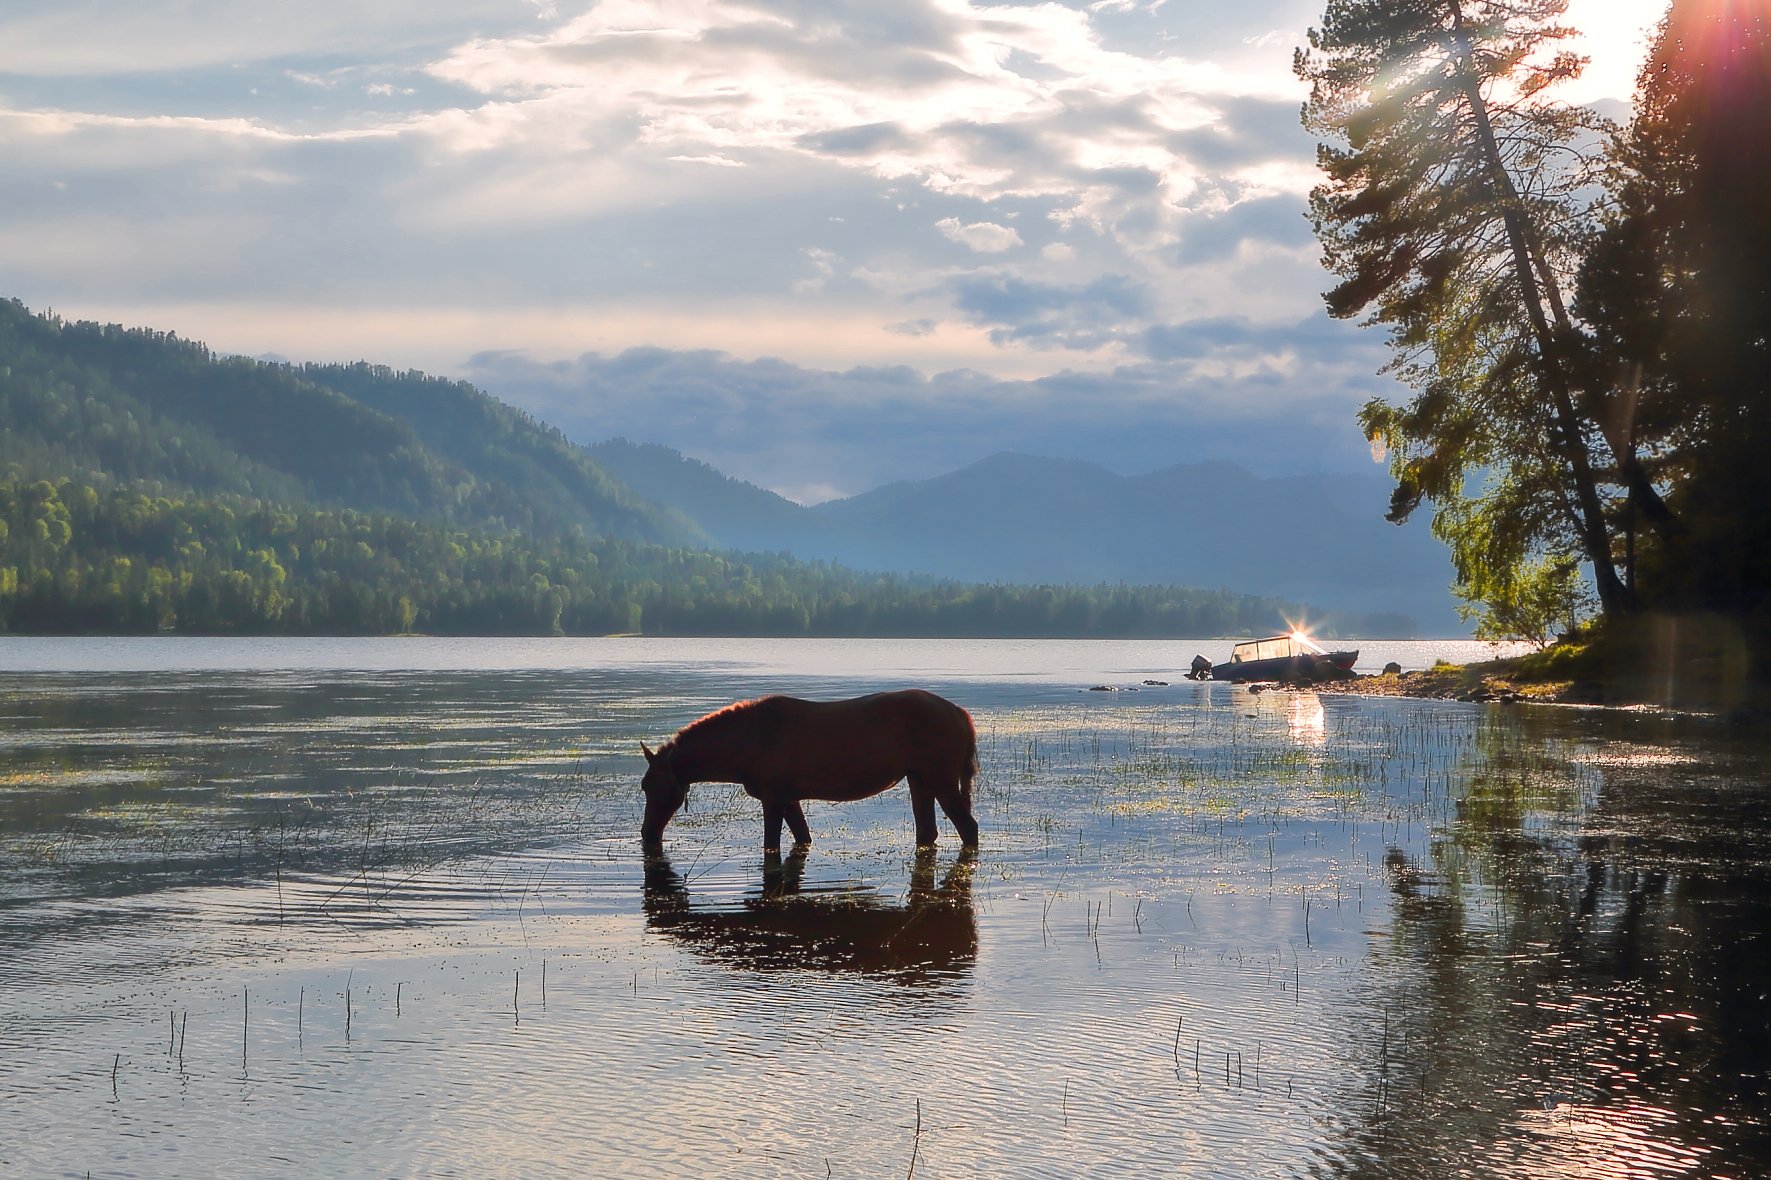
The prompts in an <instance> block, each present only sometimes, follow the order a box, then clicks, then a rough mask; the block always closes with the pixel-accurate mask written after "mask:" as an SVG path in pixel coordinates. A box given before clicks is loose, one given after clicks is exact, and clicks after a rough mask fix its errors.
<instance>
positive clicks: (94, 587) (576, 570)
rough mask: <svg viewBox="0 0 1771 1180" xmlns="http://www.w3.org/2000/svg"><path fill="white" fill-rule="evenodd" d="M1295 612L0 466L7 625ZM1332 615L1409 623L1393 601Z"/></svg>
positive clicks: (749, 622) (1191, 631)
mask: <svg viewBox="0 0 1771 1180" xmlns="http://www.w3.org/2000/svg"><path fill="white" fill-rule="evenodd" d="M1297 617H1299V608H1298V607H1297V606H1295V605H1294V604H1290V603H1285V602H1280V601H1277V600H1274V599H1267V598H1257V597H1252V596H1248V595H1241V594H1234V593H1231V592H1229V591H1225V590H1196V589H1189V588H1182V587H1158V586H1124V585H1103V586H1094V587H1074V586H1008V585H975V584H966V583H960V582H953V581H945V580H934V579H917V578H906V577H895V576H880V575H871V574H864V573H859V572H856V571H852V570H847V569H844V568H842V567H840V566H834V565H828V564H823V563H806V562H800V561H796V560H794V559H793V558H791V557H789V556H787V555H785V554H776V555H768V554H763V555H742V556H740V555H735V554H720V553H711V552H706V551H700V550H683V549H673V548H668V547H665V546H660V545H654V544H650V543H647V542H640V541H629V540H621V539H594V540H592V539H585V538H581V537H554V538H545V537H542V538H537V537H525V536H522V535H519V534H515V533H508V532H495V531H490V530H474V529H459V528H454V527H450V526H448V525H444V524H434V523H425V522H420V521H415V520H412V519H409V518H404V517H399V516H394V515H391V514H378V513H368V512H358V511H354V510H350V509H341V510H331V509H315V508H292V507H288V506H282V505H277V504H273V503H268V502H265V501H261V500H256V499H251V498H244V497H223V496H208V497H203V496H194V495H183V496H174V495H167V494H161V493H157V492H155V491H153V490H151V489H150V490H143V489H141V488H134V487H129V486H112V487H106V488H100V487H95V486H93V485H92V484H90V483H85V482H81V481H77V480H73V479H67V478H64V479H61V480H59V481H55V482H52V481H50V480H46V479H38V480H29V479H26V478H23V477H22V476H20V475H18V474H17V473H13V474H11V475H9V476H7V477H5V478H0V629H4V630H6V631H9V632H13V633H26V634H76V633H78V634H153V633H183V634H221V635H225V634H245V635H306V634H328V635H371V634H391V633H402V632H413V631H417V632H425V633H430V634H450V635H463V634H474V635H557V634H573V635H601V634H610V633H622V632H628V633H643V634H647V635H773V636H799V635H805V636H992V635H995V636H1034V637H1036V636H1078V637H1081V636H1126V637H1159V636H1205V635H1243V634H1248V633H1251V632H1261V631H1266V630H1269V629H1273V628H1276V627H1278V626H1280V625H1282V624H1283V622H1284V620H1285V619H1287V618H1297ZM1326 622H1327V624H1328V625H1327V626H1325V627H1324V628H1323V631H1324V633H1325V634H1327V633H1332V632H1333V631H1334V630H1335V621H1334V620H1327V621H1326ZM1339 627H1340V629H1341V630H1342V631H1343V633H1344V632H1346V631H1350V630H1351V631H1364V632H1365V633H1376V634H1393V635H1394V634H1401V635H1407V634H1410V633H1411V632H1410V630H1409V623H1408V621H1407V620H1405V619H1399V618H1391V617H1387V616H1385V617H1369V618H1365V617H1361V618H1349V619H1343V620H1340V622H1339Z"/></svg>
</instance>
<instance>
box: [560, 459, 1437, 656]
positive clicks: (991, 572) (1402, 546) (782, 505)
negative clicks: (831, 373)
mask: <svg viewBox="0 0 1771 1180" xmlns="http://www.w3.org/2000/svg"><path fill="white" fill-rule="evenodd" d="M591 453H592V455H594V456H596V458H597V459H598V461H599V462H601V463H602V464H603V465H604V466H606V467H607V468H608V469H609V470H611V471H612V472H614V473H615V474H616V475H618V476H619V477H620V478H621V479H622V480H624V481H625V482H627V483H628V484H629V485H630V486H633V487H635V488H636V489H638V490H640V491H641V492H642V494H644V495H646V496H647V497H648V498H650V499H653V500H655V501H657V502H659V503H663V504H668V505H670V506H672V507H676V508H678V509H680V510H681V511H682V512H683V513H684V514H685V515H687V516H689V517H690V518H692V519H693V520H695V521H696V523H697V524H699V525H700V526H701V528H702V529H703V530H704V531H705V532H706V533H707V534H708V536H709V537H710V538H711V539H712V540H713V541H714V542H715V543H717V544H721V545H730V546H733V547H737V548H746V549H756V550H770V551H774V550H784V551H787V552H790V553H792V554H794V555H795V556H797V557H800V558H802V559H823V560H830V561H839V562H842V563H844V564H846V565H850V566H853V567H855V568H859V569H891V570H901V571H914V572H917V573H924V574H933V575H937V576H941V577H951V578H959V579H963V580H968V581H999V582H1034V583H1072V584H1084V585H1091V584H1096V583H1100V582H1121V581H1123V582H1127V583H1132V584H1172V585H1189V586H1199V587H1204V588H1214V587H1234V588H1235V589H1237V590H1238V591H1242V592H1246V593H1256V594H1265V595H1271V596H1274V597H1278V598H1286V599H1290V600H1293V601H1308V602H1312V603H1315V604H1317V605H1318V606H1321V607H1326V608H1330V609H1334V610H1338V611H1344V612H1351V613H1357V614H1370V613H1384V612H1387V613H1395V614H1406V615H1410V616H1413V618H1414V619H1415V621H1416V623H1417V625H1418V626H1419V627H1420V628H1421V630H1422V632H1423V633H1426V634H1446V635H1451V634H1461V633H1463V631H1464V627H1463V626H1462V624H1461V622H1460V621H1459V620H1458V618H1457V614H1456V610H1455V607H1454V605H1453V600H1452V596H1451V594H1450V592H1449V590H1448V583H1449V581H1450V564H1449V556H1448V554H1447V552H1446V550H1445V548H1444V546H1443V545H1442V544H1441V543H1440V542H1439V541H1437V540H1436V539H1434V538H1433V537H1432V535H1431V534H1430V533H1428V532H1427V530H1426V529H1424V528H1421V527H1418V526H1416V527H1413V528H1398V527H1397V526H1395V525H1392V524H1389V523H1388V522H1386V521H1385V520H1384V519H1383V513H1384V510H1385V508H1386V507H1387V506H1388V503H1389V491H1390V484H1389V481H1388V480H1387V479H1385V478H1383V477H1381V476H1377V475H1371V476H1362V475H1334V474H1331V475H1297V476H1286V477H1279V478H1262V477H1258V476H1255V475H1253V474H1251V473H1250V472H1248V471H1246V470H1244V469H1243V468H1241V467H1238V466H1236V465H1235V464H1234V463H1231V462H1228V461H1225V460H1221V459H1219V460H1206V461H1203V462H1199V463H1184V464H1177V465H1175V466H1173V467H1167V468H1164V469H1162V470H1160V471H1153V472H1150V473H1147V474H1144V475H1136V476H1122V475H1118V474H1115V473H1114V472H1111V471H1109V470H1107V469H1106V468H1104V467H1101V466H1099V465H1097V464H1093V463H1088V462H1084V461H1081V460H1073V459H1052V458H1043V457H1039V456H1033V455H1023V454H1017V453H1013V452H1004V453H1001V454H997V455H992V456H990V457H988V458H985V459H981V460H979V461H978V462H976V463H973V464H971V465H969V466H967V467H964V468H961V469H960V470H958V471H954V472H949V473H948V474H946V475H941V476H936V477H934V478H932V479H924V480H909V481H903V482H899V483H893V484H887V485H885V486H884V487H880V488H875V489H874V490H872V491H869V492H864V493H862V494H860V495H857V496H852V497H850V498H848V499H844V500H834V501H830V502H827V503H824V504H819V505H815V506H813V507H809V508H808V507H802V506H800V505H796V504H793V503H792V502H791V501H788V500H785V499H783V498H781V497H780V496H777V495H775V494H774V493H772V492H768V491H766V490H765V489H762V488H757V487H755V486H754V485H751V484H745V483H742V482H741V481H738V480H733V479H730V478H729V477H726V476H723V475H720V474H719V473H718V472H716V471H714V470H713V469H712V468H710V467H708V466H707V465H706V464H703V463H700V462H698V461H696V460H693V459H688V458H685V457H683V456H681V455H679V454H677V453H676V452H674V451H671V450H669V448H666V447H658V446H636V445H634V444H632V443H626V442H623V441H619V440H618V441H616V442H613V443H602V444H597V445H596V446H593V447H592V448H591Z"/></svg>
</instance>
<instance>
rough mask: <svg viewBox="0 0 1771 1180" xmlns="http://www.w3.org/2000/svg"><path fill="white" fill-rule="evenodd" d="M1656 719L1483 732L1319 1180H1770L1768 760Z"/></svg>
mask: <svg viewBox="0 0 1771 1180" xmlns="http://www.w3.org/2000/svg"><path fill="white" fill-rule="evenodd" d="M1657 724H1659V723H1657V722H1653V721H1650V720H1649V719H1644V718H1639V717H1638V718H1630V717H1604V718H1599V717H1591V716H1589V717H1584V718H1579V719H1575V720H1572V721H1571V720H1570V719H1568V718H1566V717H1544V716H1541V715H1540V716H1530V717H1524V718H1519V719H1514V718H1512V717H1510V716H1506V715H1497V716H1495V717H1493V718H1491V719H1490V721H1489V722H1488V723H1486V724H1485V725H1484V727H1483V730H1482V733H1481V735H1480V738H1479V741H1478V743H1477V747H1476V749H1475V751H1474V753H1473V758H1474V760H1475V761H1474V764H1473V766H1472V768H1471V769H1472V775H1471V778H1470V779H1469V781H1468V785H1467V789H1466V790H1465V791H1464V793H1463V796H1462V798H1461V799H1459V800H1458V801H1457V808H1456V813H1455V815H1454V817H1453V818H1452V819H1451V820H1450V822H1449V824H1448V825H1447V827H1446V828H1445V829H1444V830H1442V831H1439V832H1436V833H1434V836H1435V839H1434V841H1433V844H1432V849H1431V852H1430V853H1429V854H1428V855H1427V857H1426V858H1425V859H1424V861H1423V860H1422V859H1417V858H1415V857H1411V856H1409V855H1407V854H1405V853H1403V852H1402V851H1401V850H1399V849H1392V850H1391V851H1390V852H1389V854H1388V856H1387V857H1386V867H1387V869H1388V872H1389V878H1390V882H1391V890H1392V894H1393V909H1394V923H1393V930H1392V931H1391V933H1392V934H1393V935H1394V938H1393V940H1392V941H1391V943H1390V945H1389V949H1388V950H1387V951H1382V952H1380V955H1381V956H1382V957H1383V958H1384V959H1385V960H1387V961H1382V962H1380V964H1379V975H1380V978H1381V979H1382V980H1384V981H1385V986H1384V994H1383V995H1382V996H1381V997H1380V998H1379V999H1378V1002H1377V1004H1376V1005H1375V1008H1374V1011H1373V1012H1372V1013H1371V1016H1370V1020H1371V1021H1372V1024H1373V1026H1374V1027H1372V1029H1371V1034H1372V1036H1371V1044H1370V1050H1369V1052H1370V1057H1369V1059H1368V1061H1367V1062H1366V1063H1365V1064H1364V1066H1363V1068H1362V1074H1363V1077H1362V1083H1361V1093H1360V1096H1359V1097H1358V1098H1357V1099H1355V1100H1354V1101H1353V1102H1352V1103H1350V1104H1349V1109H1348V1116H1347V1117H1348V1121H1349V1125H1348V1126H1347V1127H1346V1128H1344V1134H1345V1142H1344V1143H1343V1144H1341V1146H1340V1148H1339V1150H1338V1151H1337V1152H1336V1153H1335V1158H1334V1159H1333V1160H1332V1161H1331V1162H1327V1163H1324V1164H1319V1165H1318V1166H1317V1167H1316V1169H1315V1170H1316V1171H1317V1173H1318V1174H1326V1175H1334V1176H1383V1177H1394V1176H1422V1177H1426V1176H1449V1175H1492V1176H1538V1175H1543V1176H1619V1177H1623V1176H1658V1175H1668V1176H1673V1175H1702V1176H1712V1175H1726V1176H1735V1175H1738V1176H1758V1175H1768V1174H1771V994H1768V993H1771V808H1768V807H1767V804H1768V803H1771V788H1768V786H1767V780H1766V775H1765V768H1766V767H1767V766H1768V765H1771V750H1768V749H1766V748H1765V747H1763V746H1750V747H1749V746H1743V745H1734V744H1726V743H1724V742H1722V741H1720V740H1719V737H1718V736H1717V735H1714V734H1707V735H1702V736H1700V737H1699V738H1698V739H1696V740H1693V739H1692V738H1691V737H1690V736H1689V735H1683V736H1682V735H1679V734H1676V733H1671V732H1664V733H1662V734H1660V735H1658V738H1659V740H1656V741H1652V742H1645V741H1644V732H1645V730H1647V729H1648V728H1649V727H1650V726H1653V725H1657ZM1571 725H1577V726H1580V727H1581V728H1582V729H1583V730H1584V731H1585V732H1583V733H1580V734H1571V733H1570V731H1569V728H1568V727H1569V726H1571ZM1569 736H1576V737H1578V738H1579V740H1577V741H1574V742H1569V741H1567V740H1566V738H1568V737H1569ZM1589 792H1590V794H1589Z"/></svg>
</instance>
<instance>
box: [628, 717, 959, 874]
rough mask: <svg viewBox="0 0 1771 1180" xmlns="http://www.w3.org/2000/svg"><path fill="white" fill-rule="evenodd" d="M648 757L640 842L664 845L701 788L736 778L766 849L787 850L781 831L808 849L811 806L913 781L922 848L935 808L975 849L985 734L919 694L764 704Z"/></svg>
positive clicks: (929, 839) (706, 721) (701, 727)
mask: <svg viewBox="0 0 1771 1180" xmlns="http://www.w3.org/2000/svg"><path fill="white" fill-rule="evenodd" d="M640 750H641V752H643V753H644V754H645V756H646V763H647V765H646V777H645V779H644V781H643V782H641V784H640V786H641V787H642V788H643V789H644V790H645V792H646V818H645V822H644V823H643V824H642V825H641V827H640V839H641V841H643V842H644V844H645V846H646V847H647V848H648V849H657V848H661V847H662V846H663V843H664V825H665V824H667V823H669V822H670V817H671V816H673V815H675V814H676V813H677V809H678V808H680V807H681V806H682V805H683V800H684V799H685V798H687V797H688V793H689V787H690V786H691V785H692V784H694V783H738V784H739V785H740V786H742V787H743V788H744V790H745V791H746V792H747V793H748V794H750V795H751V796H753V797H754V798H756V799H758V800H760V801H761V803H762V805H763V848H764V849H778V848H780V846H781V825H782V824H783V823H785V824H786V825H787V826H788V828H789V829H790V830H791V831H792V832H793V839H794V841H795V843H797V844H810V843H811V842H812V830H811V829H810V828H809V827H807V826H806V816H805V812H804V811H802V810H801V809H800V802H801V800H804V799H825V800H829V801H831V802H833V803H846V802H849V801H851V800H854V799H865V798H867V797H868V796H869V795H877V794H879V793H880V792H882V791H886V790H889V789H891V788H892V787H893V786H895V785H897V782H898V780H899V779H908V780H909V782H910V810H911V813H912V814H913V815H914V816H915V817H916V842H917V844H919V845H924V844H933V843H934V842H935V804H936V803H937V802H938V803H940V805H941V810H942V811H945V812H946V813H947V818H948V819H949V820H951V821H952V823H953V827H954V829H955V830H956V831H957V832H958V833H959V839H960V842H961V843H963V844H964V845H965V846H966V847H967V848H975V847H977V844H978V821H977V820H976V819H974V818H973V817H972V779H973V777H974V776H975V775H976V774H977V773H978V736H977V733H976V731H974V730H973V729H972V718H971V715H970V714H969V713H967V712H966V711H965V710H964V709H962V708H960V707H959V706H958V705H956V704H954V703H953V702H952V701H949V700H946V699H945V698H942V697H938V696H936V695H935V694H934V693H932V692H924V691H923V690H921V689H919V688H910V689H905V690H903V691H901V692H876V693H874V694H873V695H871V696H864V697H856V698H855V699H854V700H850V701H802V700H799V699H797V698H795V697H763V698H762V699H761V700H755V701H740V702H739V703H738V704H735V705H731V706H728V707H727V708H724V709H721V710H719V711H718V712H717V713H709V714H708V715H707V716H705V717H703V718H701V719H700V720H699V721H696V722H692V723H691V724H689V725H687V726H684V727H683V728H682V729H681V730H679V731H678V732H677V735H676V736H675V737H673V738H671V739H670V740H669V741H668V742H665V743H664V745H662V746H661V747H659V748H658V749H657V750H655V751H654V750H650V749H647V748H646V746H645V745H643V744H642V745H641V746H640Z"/></svg>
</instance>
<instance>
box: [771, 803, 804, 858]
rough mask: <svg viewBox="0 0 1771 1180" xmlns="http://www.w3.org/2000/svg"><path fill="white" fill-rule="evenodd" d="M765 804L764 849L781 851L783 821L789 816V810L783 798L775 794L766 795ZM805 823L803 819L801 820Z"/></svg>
mask: <svg viewBox="0 0 1771 1180" xmlns="http://www.w3.org/2000/svg"><path fill="white" fill-rule="evenodd" d="M762 804H763V851H764V852H779V851H781V821H782V820H784V819H786V818H787V812H786V810H785V808H784V807H783V806H782V803H781V800H780V799H779V798H778V797H776V796H775V795H764V796H763V799H762ZM800 822H801V823H804V822H805V821H804V820H803V819H802V820H801V821H800Z"/></svg>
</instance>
